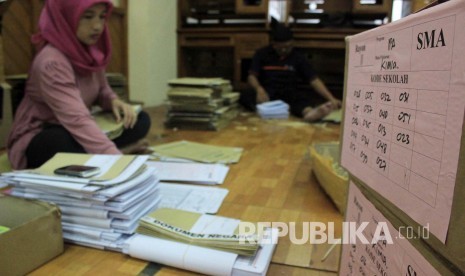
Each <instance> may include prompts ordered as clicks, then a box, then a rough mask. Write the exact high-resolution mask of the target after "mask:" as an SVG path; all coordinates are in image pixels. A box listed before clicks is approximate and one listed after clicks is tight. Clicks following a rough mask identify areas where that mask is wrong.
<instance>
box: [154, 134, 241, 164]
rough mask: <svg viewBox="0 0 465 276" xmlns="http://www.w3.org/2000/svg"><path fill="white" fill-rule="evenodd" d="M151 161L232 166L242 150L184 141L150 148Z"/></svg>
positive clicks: (237, 160)
mask: <svg viewBox="0 0 465 276" xmlns="http://www.w3.org/2000/svg"><path fill="white" fill-rule="evenodd" d="M152 149H153V151H154V152H153V153H152V157H151V158H152V159H154V160H160V161H173V162H202V163H218V164H232V163H237V162H239V159H240V158H241V156H242V152H243V148H238V147H228V146H217V145H209V144H203V143H197V142H191V141H186V140H180V141H175V142H171V143H165V144H161V145H157V146H154V147H152Z"/></svg>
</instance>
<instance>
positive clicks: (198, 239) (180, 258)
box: [123, 208, 278, 276]
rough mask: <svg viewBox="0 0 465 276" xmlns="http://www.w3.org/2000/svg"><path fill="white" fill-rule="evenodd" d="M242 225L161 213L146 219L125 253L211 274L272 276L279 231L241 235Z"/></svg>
mask: <svg viewBox="0 0 465 276" xmlns="http://www.w3.org/2000/svg"><path fill="white" fill-rule="evenodd" d="M240 223H241V222H240V221H239V220H236V219H231V218H225V217H220V216H213V215H204V214H199V213H194V212H187V211H182V210H176V209H168V208H161V209H158V210H156V211H154V212H152V213H150V214H149V215H147V216H144V217H142V218H141V221H140V226H139V228H138V229H137V232H138V233H137V234H135V235H134V236H133V237H131V239H129V240H128V241H127V243H126V244H125V248H124V251H123V252H125V253H127V254H129V255H130V256H133V257H136V258H140V259H144V260H148V261H153V262H157V263H160V264H164V265H169V266H174V267H178V268H182V269H186V270H191V271H194V272H198V273H202V274H207V275H242V276H244V275H250V276H256V275H257V276H258V275H266V272H267V270H268V267H269V264H270V261H271V257H272V255H273V252H274V249H275V248H276V244H277V237H278V231H277V229H271V228H266V229H263V231H260V230H258V231H256V233H257V234H248V233H247V235H243V236H240V235H239V234H240V233H239V231H238V228H240V226H239V225H240ZM249 230H250V229H249ZM247 231H248V230H247ZM251 232H253V231H251ZM260 232H262V233H260ZM240 237H244V239H241V238H240ZM141 245H144V247H142V246H141Z"/></svg>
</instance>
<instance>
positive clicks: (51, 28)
mask: <svg viewBox="0 0 465 276" xmlns="http://www.w3.org/2000/svg"><path fill="white" fill-rule="evenodd" d="M102 3H103V4H106V5H107V6H108V13H107V18H108V17H109V16H110V14H111V11H112V8H113V5H112V3H111V2H110V1H109V0H46V1H45V5H44V8H43V9H42V13H41V15H40V19H39V33H37V34H35V35H34V36H33V37H32V42H33V43H34V44H36V45H37V47H38V48H39V49H42V48H43V46H45V45H46V44H47V43H50V44H51V45H53V46H54V47H55V48H57V49H58V50H60V51H61V52H62V53H64V54H65V55H66V56H67V57H68V58H69V59H70V61H71V63H72V64H73V66H74V68H75V69H76V70H77V71H78V72H80V73H84V74H85V73H90V72H95V71H99V70H102V69H104V68H105V67H106V66H107V64H108V62H109V61H110V57H111V42H110V34H109V32H108V27H107V25H105V29H104V31H103V33H102V35H101V37H100V39H99V41H98V42H97V43H96V44H95V45H92V46H87V45H84V44H82V43H81V42H80V41H79V40H78V38H77V36H76V32H77V28H78V24H79V19H80V17H81V15H82V14H83V13H84V11H85V10H87V9H88V8H90V7H92V6H93V5H95V4H102Z"/></svg>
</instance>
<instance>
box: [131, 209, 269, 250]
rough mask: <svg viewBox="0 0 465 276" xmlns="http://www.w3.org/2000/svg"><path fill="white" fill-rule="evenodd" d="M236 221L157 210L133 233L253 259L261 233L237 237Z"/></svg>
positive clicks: (213, 216) (175, 210) (237, 227)
mask: <svg viewBox="0 0 465 276" xmlns="http://www.w3.org/2000/svg"><path fill="white" fill-rule="evenodd" d="M239 223H240V220H237V219H232V218H226V217H220V216H215V215H205V214H201V213H195V212H189V211H184V210H178V209H170V208H160V209H157V210H156V211H154V212H152V213H150V214H148V215H146V216H143V217H142V218H141V219H140V222H139V227H138V228H137V232H138V233H140V234H144V235H147V236H152V237H157V238H161V239H165V240H172V241H177V242H182V243H186V244H190V245H196V246H201V247H208V248H211V249H217V250H222V251H227V252H232V253H236V254H240V255H246V256H253V255H255V253H256V252H257V250H258V248H259V243H258V241H259V240H260V236H261V233H256V234H254V235H248V236H244V235H240V233H239Z"/></svg>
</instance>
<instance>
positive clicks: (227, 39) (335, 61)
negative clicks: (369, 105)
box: [178, 0, 390, 98]
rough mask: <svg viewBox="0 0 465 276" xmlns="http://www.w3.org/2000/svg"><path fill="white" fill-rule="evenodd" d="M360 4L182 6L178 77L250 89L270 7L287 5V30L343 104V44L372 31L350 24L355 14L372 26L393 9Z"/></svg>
mask: <svg viewBox="0 0 465 276" xmlns="http://www.w3.org/2000/svg"><path fill="white" fill-rule="evenodd" d="M278 1H279V5H277V4H278ZM357 1H359V0H325V1H315V2H314V3H319V4H316V6H315V5H313V6H311V7H310V4H309V3H310V2H309V1H306V0H266V1H264V0H261V1H260V0H258V1H253V0H204V1H202V0H196V1H195V0H190V1H188V0H178V8H179V9H178V54H179V55H178V75H179V76H180V77H187V76H189V77H222V78H226V79H229V80H231V81H232V83H233V85H234V87H235V89H237V90H241V89H245V88H247V87H248V85H247V75H248V71H249V68H250V65H251V60H252V56H253V55H254V53H255V51H256V50H257V49H259V48H261V47H263V46H266V45H268V43H269V37H268V36H269V31H270V29H269V24H268V22H267V17H268V6H270V7H271V6H272V5H273V6H274V7H275V6H281V4H282V3H287V6H286V7H285V8H284V9H283V10H285V12H286V16H283V17H282V18H285V19H288V18H292V19H293V20H291V21H292V22H289V24H288V25H289V26H290V27H291V28H292V30H293V32H294V40H295V46H296V48H298V50H299V51H301V52H303V53H304V55H305V56H306V57H307V58H308V59H309V61H310V62H311V64H312V65H313V67H314V68H315V71H316V72H317V73H318V75H319V76H320V78H321V79H322V80H323V81H324V82H325V83H326V85H327V86H328V87H329V88H330V90H331V91H332V92H333V93H334V94H335V95H336V96H339V97H340V98H342V91H343V85H344V64H345V40H344V39H345V37H346V36H348V35H353V34H356V33H358V32H361V31H364V30H366V29H368V28H370V27H373V26H372V25H369V26H368V27H367V26H362V27H361V26H358V25H356V24H355V23H354V22H353V21H351V20H352V19H353V18H354V17H355V12H357V13H358V14H357V16H358V18H360V14H362V15H364V16H365V12H366V13H369V15H368V16H365V17H363V16H362V17H363V19H364V20H365V19H366V20H372V21H373V18H376V16H383V17H385V16H386V15H387V11H386V10H387V9H389V8H390V7H386V6H384V4H383V6H382V7H381V8H379V6H375V7H374V8H373V6H371V7H370V8H369V10H368V11H365V8H366V7H364V6H360V7H359V5H358V4H357V3H358V2H357ZM378 2H380V0H378V1H377V3H378ZM387 2H390V1H388V0H383V1H381V2H380V3H387ZM312 3H313V2H312ZM354 7H355V8H356V9H355V10H354ZM311 8H314V9H316V10H318V11H319V13H314V12H312V11H311V10H310V9H311ZM382 11H384V12H385V13H381V12H382ZM353 15H354V17H353ZM233 22H234V23H233ZM307 22H312V23H310V24H307ZM315 22H316V23H315Z"/></svg>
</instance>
